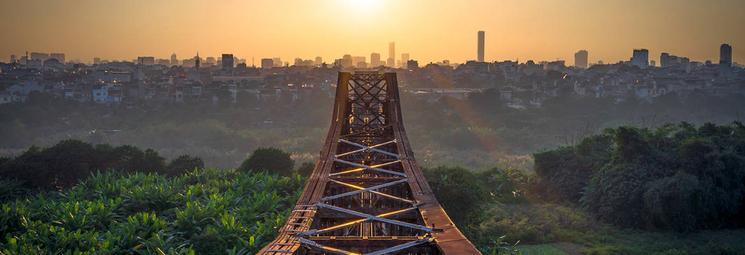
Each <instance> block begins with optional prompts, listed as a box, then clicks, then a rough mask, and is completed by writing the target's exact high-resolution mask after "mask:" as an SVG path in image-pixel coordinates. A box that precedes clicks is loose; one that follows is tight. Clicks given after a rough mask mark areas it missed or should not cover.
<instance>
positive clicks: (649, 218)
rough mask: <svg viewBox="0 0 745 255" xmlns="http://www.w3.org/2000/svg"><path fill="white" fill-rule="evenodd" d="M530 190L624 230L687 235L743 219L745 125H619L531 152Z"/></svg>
mask: <svg viewBox="0 0 745 255" xmlns="http://www.w3.org/2000/svg"><path fill="white" fill-rule="evenodd" d="M535 171H536V174H537V176H538V178H537V180H538V183H537V187H539V188H540V189H539V190H538V191H539V192H538V193H540V194H542V195H544V197H545V198H547V199H551V200H553V201H560V202H568V203H571V204H581V205H582V206H583V207H584V208H586V209H587V211H588V212H590V213H592V214H593V215H595V216H597V217H598V218H599V219H601V220H603V221H606V222H610V223H613V224H617V225H620V226H625V227H637V228H647V229H674V230H678V231H691V230H696V229H716V228H731V227H737V226H742V224H743V223H744V221H745V126H743V125H742V124H740V123H733V124H731V125H723V126H717V125H714V124H705V125H702V126H700V127H698V128H697V127H695V126H693V125H690V124H687V123H682V124H678V125H665V126H663V127H660V128H657V129H646V128H645V129H639V128H633V127H620V128H615V129H608V130H606V131H605V132H603V133H602V134H599V135H595V136H592V137H589V138H587V139H584V140H583V141H582V142H581V143H580V144H578V145H576V146H568V147H563V148H560V149H556V150H551V151H546V152H542V153H536V154H535Z"/></svg>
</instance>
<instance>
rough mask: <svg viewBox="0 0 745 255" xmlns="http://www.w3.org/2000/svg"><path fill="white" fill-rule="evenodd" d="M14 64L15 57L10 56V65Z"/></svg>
mask: <svg viewBox="0 0 745 255" xmlns="http://www.w3.org/2000/svg"><path fill="white" fill-rule="evenodd" d="M15 62H16V55H10V63H11V64H15Z"/></svg>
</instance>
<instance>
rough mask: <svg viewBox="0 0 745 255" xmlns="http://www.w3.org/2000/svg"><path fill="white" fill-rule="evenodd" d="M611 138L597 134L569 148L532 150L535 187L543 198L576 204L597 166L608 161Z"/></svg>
mask: <svg viewBox="0 0 745 255" xmlns="http://www.w3.org/2000/svg"><path fill="white" fill-rule="evenodd" d="M610 143H611V139H610V137H609V136H608V135H597V136H593V137H590V138H587V139H584V140H583V141H582V142H581V143H580V144H578V145H576V146H572V147H561V148H559V149H555V150H550V151H545V152H540V153H535V154H534V158H535V167H534V168H535V172H536V174H537V175H538V177H539V179H538V183H537V184H536V189H535V190H534V191H535V192H536V193H537V194H538V195H542V197H543V198H544V199H545V200H550V201H560V202H569V203H578V202H579V200H580V198H581V197H582V192H583V191H584V188H585V186H587V183H588V182H589V180H590V177H591V176H592V175H593V174H594V173H595V172H596V171H597V169H598V168H599V167H601V166H603V165H604V164H606V163H607V162H608V161H609V160H610V150H611V146H610Z"/></svg>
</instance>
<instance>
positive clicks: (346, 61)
mask: <svg viewBox="0 0 745 255" xmlns="http://www.w3.org/2000/svg"><path fill="white" fill-rule="evenodd" d="M353 66H354V60H353V59H352V55H349V54H346V55H344V56H343V57H342V58H341V67H343V68H350V67H353Z"/></svg>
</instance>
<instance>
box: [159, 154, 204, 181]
mask: <svg viewBox="0 0 745 255" xmlns="http://www.w3.org/2000/svg"><path fill="white" fill-rule="evenodd" d="M202 168H204V161H202V159H201V158H198V157H192V156H189V155H181V156H178V157H177V158H175V159H173V160H171V162H170V163H168V166H166V169H165V171H164V174H166V175H169V176H176V175H180V174H182V173H184V172H187V171H191V170H194V169H202Z"/></svg>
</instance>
